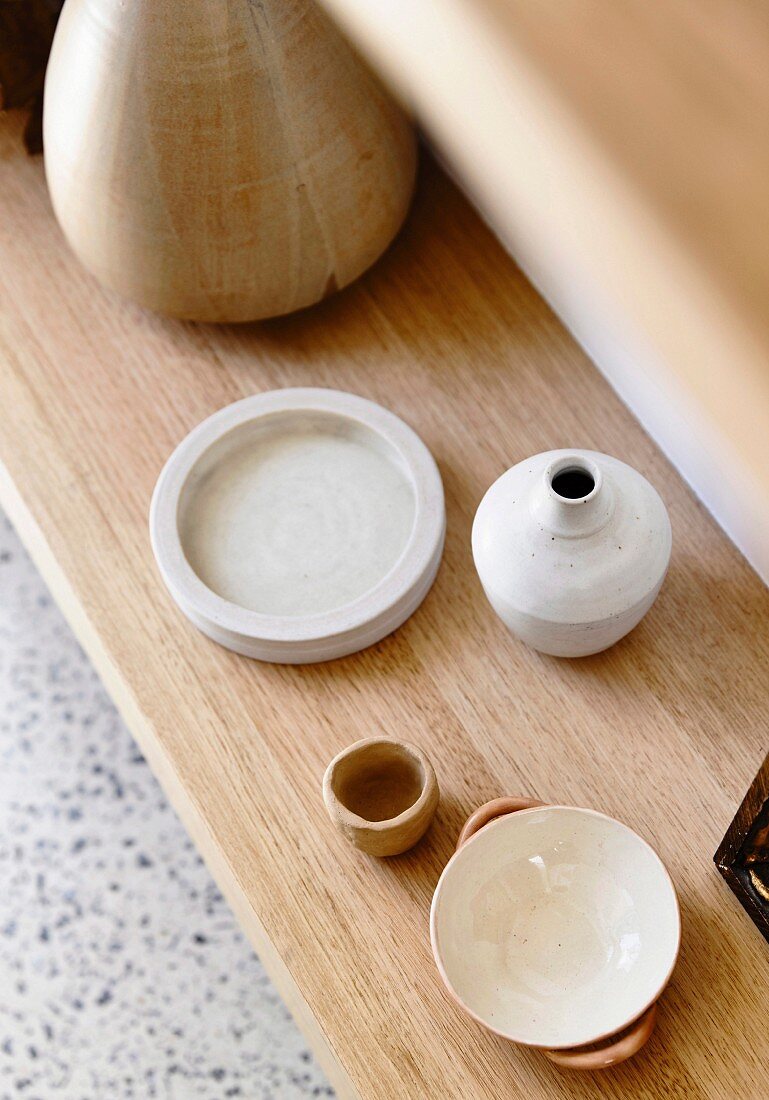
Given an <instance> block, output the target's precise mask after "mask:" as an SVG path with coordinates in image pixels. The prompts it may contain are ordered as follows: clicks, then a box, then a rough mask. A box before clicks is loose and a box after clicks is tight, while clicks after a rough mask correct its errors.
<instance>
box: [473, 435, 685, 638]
mask: <svg viewBox="0 0 769 1100" xmlns="http://www.w3.org/2000/svg"><path fill="white" fill-rule="evenodd" d="M671 543H672V536H671V529H670V520H669V519H668V514H667V510H666V508H665V505H664V504H663V502H662V500H661V499H660V496H659V494H658V493H657V491H656V490H655V489H654V488H653V487H652V486H651V485H650V484H649V482H648V481H647V480H646V478H644V477H642V476H641V474H639V473H638V472H637V471H636V470H633V469H632V467H630V466H628V465H626V464H625V463H624V462H620V461H619V460H618V459H616V458H611V457H610V456H609V455H604V454H599V453H598V452H596V451H571V450H569V451H567V450H563V451H547V452H545V453H544V454H539V455H534V456H533V457H532V458H529V459H526V461H525V462H520V463H518V465H517V466H513V467H512V469H510V470H508V471H507V472H506V473H505V474H503V475H502V476H501V477H500V478H499V479H498V480H497V481H495V482H494V484H493V485H492V486H491V488H490V489H489V490H488V492H487V493H486V495H485V496H484V498H483V500H482V501H481V504H480V506H479V508H478V511H477V513H476V516H475V522H474V523H473V534H472V545H473V557H474V560H475V565H476V568H477V570H478V575H479V577H480V579H481V583H482V584H483V588H484V591H485V592H486V595H487V597H488V599H489V601H490V603H491V605H492V606H493V608H494V610H495V611H496V612H497V614H498V615H499V616H500V618H501V619H502V620H503V621H504V622H505V623H506V624H507V626H508V627H509V628H510V630H512V631H513V633H515V634H517V635H518V636H519V637H520V638H521V639H522V640H523V641H525V642H526V643H527V644H528V645H530V646H532V647H533V648H534V649H537V650H540V651H541V652H543V653H550V654H552V655H554V656H557V657H580V656H586V655H588V654H590V653H598V652H600V651H601V650H603V649H606V648H607V647H608V646H610V645H613V644H614V643H615V642H617V641H619V639H620V638H622V637H624V635H625V634H627V633H628V632H629V631H630V630H632V629H633V627H634V626H636V625H637V624H638V622H640V620H641V619H642V618H643V616H644V615H645V614H646V612H647V611H648V610H649V608H650V607H651V605H652V603H653V602H654V600H655V599H656V597H657V594H658V592H659V590H660V587H661V585H662V582H663V580H664V578H665V573H666V572H667V568H668V564H669V561H670V551H671Z"/></svg>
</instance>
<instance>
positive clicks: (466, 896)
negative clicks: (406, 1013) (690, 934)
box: [431, 799, 681, 1069]
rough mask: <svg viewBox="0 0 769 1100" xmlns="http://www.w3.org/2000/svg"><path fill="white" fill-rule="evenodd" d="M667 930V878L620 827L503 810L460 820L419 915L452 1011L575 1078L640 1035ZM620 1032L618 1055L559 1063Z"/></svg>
mask: <svg viewBox="0 0 769 1100" xmlns="http://www.w3.org/2000/svg"><path fill="white" fill-rule="evenodd" d="M522 806H524V807H525V806H528V807H529V808H520V807H522ZM511 809H513V810H517V812H510V810H511ZM500 813H503V814H505V815H506V816H502V817H498V816H496V815H498V814H500ZM495 818H496V819H495ZM476 830H479V831H476ZM680 930H681V925H680V915H679V909H678V901H677V899H676V893H675V889H674V887H673V884H672V882H671V879H670V876H669V875H668V873H667V871H666V869H665V867H664V865H663V864H662V862H661V860H660V859H659V856H657V854H656V853H655V852H654V851H653V849H652V848H651V847H650V846H649V845H648V844H647V843H646V841H644V840H642V839H641V837H639V836H638V835H637V834H636V833H634V832H633V831H632V830H631V829H629V828H628V827H627V826H626V825H623V824H621V823H620V822H619V821H615V820H614V819H613V818H610V817H606V816H605V815H604V814H601V813H597V812H596V811H594V810H586V809H578V808H576V807H574V806H541V805H538V804H533V805H532V804H531V803H529V802H525V801H521V800H511V799H498V800H496V802H494V803H489V804H488V805H487V806H486V807H482V808H481V810H480V811H478V812H477V813H476V814H475V815H473V818H471V819H470V821H469V822H468V825H467V826H466V827H465V830H464V831H463V833H462V836H461V837H460V843H459V847H458V849H457V851H456V853H455V854H454V856H453V857H452V858H451V860H449V863H448V864H447V865H446V867H445V869H444V871H443V874H442V875H441V878H440V881H439V883H438V886H437V889H436V891H435V896H434V898H433V904H432V913H431V937H432V944H433V952H434V954H435V959H436V962H437V964H438V968H439V970H440V973H441V976H442V978H443V980H444V982H445V983H446V985H447V987H448V989H449V991H450V992H451V994H452V995H453V996H454V998H455V999H456V1000H457V1001H458V1002H459V1004H460V1005H461V1006H462V1007H463V1008H464V1009H465V1010H466V1011H467V1012H469V1013H470V1015H471V1016H473V1017H474V1018H475V1019H476V1020H478V1021H479V1022H480V1023H481V1024H483V1025H484V1026H485V1027H487V1028H489V1029H490V1030H491V1031H494V1032H496V1033H497V1034H498V1035H501V1036H503V1037H504V1038H507V1039H512V1040H513V1041H515V1042H517V1043H523V1044H526V1045H528V1046H536V1047H543V1048H546V1049H548V1050H549V1051H551V1052H558V1051H564V1052H567V1051H568V1052H569V1053H566V1054H564V1055H560V1056H559V1055H556V1056H555V1057H554V1060H556V1061H559V1062H561V1063H562V1064H564V1065H569V1064H575V1066H576V1068H591V1069H592V1068H602V1067H603V1066H604V1065H609V1064H614V1063H615V1062H617V1061H621V1060H623V1058H624V1057H628V1056H629V1054H631V1053H635V1049H638V1047H639V1046H640V1045H642V1042H640V1043H639V1042H638V1039H639V1038H640V1037H641V1032H642V1031H643V1033H644V1036H645V1037H643V1040H642V1041H645V1038H648V1034H651V1030H652V1028H653V1023H654V1021H653V1009H652V1006H654V1004H655V1002H656V1001H657V998H658V997H659V996H660V994H661V992H662V990H663V989H664V988H665V986H666V984H667V982H668V980H669V978H670V975H671V973H672V970H673V967H674V965H675V961H676V957H677V955H678V949H679V942H680ZM650 1009H651V1010H652V1011H651V1012H650V1013H649V1015H648V1017H646V1016H645V1014H647V1010H650ZM642 1017H644V1019H643V1023H642V1025H641V1023H640V1018H642ZM634 1021H639V1027H638V1028H635V1029H634V1030H633V1041H632V1042H630V1043H626V1044H625V1045H624V1046H621V1047H620V1049H619V1050H611V1048H610V1049H609V1050H608V1053H607V1052H606V1051H605V1052H603V1053H601V1052H599V1054H598V1056H595V1052H590V1053H589V1054H588V1055H587V1056H585V1055H584V1054H576V1055H572V1054H571V1048H574V1047H581V1046H583V1045H585V1044H592V1043H597V1042H599V1041H601V1040H605V1039H607V1038H610V1037H614V1036H616V1035H617V1034H618V1033H619V1032H622V1031H623V1030H624V1029H626V1028H628V1027H630V1025H632V1024H633V1023H634ZM586 1058H587V1060H586ZM575 1059H576V1061H575ZM583 1063H584V1064H583Z"/></svg>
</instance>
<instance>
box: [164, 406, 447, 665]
mask: <svg viewBox="0 0 769 1100" xmlns="http://www.w3.org/2000/svg"><path fill="white" fill-rule="evenodd" d="M292 412H293V413H297V414H301V413H321V414H329V415H331V416H334V417H338V418H339V419H340V420H347V421H350V422H351V423H353V424H354V425H356V426H357V427H362V428H364V429H367V430H368V431H370V432H373V433H374V434H376V435H378V436H379V437H380V438H381V439H383V440H384V442H385V444H387V445H389V446H390V447H391V448H393V449H394V450H395V451H396V452H397V453H398V455H399V457H400V459H401V461H402V463H403V469H404V471H406V473H407V475H408V477H409V479H410V481H411V485H412V489H413V492H414V521H413V525H412V529H411V533H410V535H409V539H408V542H407V543H406V546H405V547H404V549H403V551H402V553H401V555H400V557H399V558H398V560H397V561H396V563H395V565H394V566H393V567H392V568H391V569H390V570H389V572H388V573H387V574H385V576H384V577H382V578H381V580H380V581H378V582H377V584H375V585H374V586H373V587H372V588H370V589H369V590H368V592H365V593H363V595H361V596H359V597H357V598H356V599H355V600H353V601H351V602H350V603H347V604H345V605H343V606H340V607H338V608H333V609H332V610H330V611H325V612H321V613H317V614H313V615H307V616H280V615H269V614H264V613H262V612H258V611H252V610H250V609H248V608H245V607H241V606H239V605H238V604H236V603H232V602H231V601H229V600H226V599H224V598H223V597H221V596H219V595H218V594H217V593H216V592H214V591H213V590H212V589H210V588H209V587H208V586H207V585H206V584H205V583H204V582H203V581H202V580H201V579H200V577H199V576H198V575H197V573H195V571H194V570H193V568H192V566H191V565H190V564H189V562H188V560H187V557H186V555H185V553H184V548H183V546H182V541H181V537H180V532H179V524H178V514H179V504H180V500H181V496H182V493H183V490H184V487H185V485H186V483H187V479H188V478H189V476H190V474H191V473H192V471H193V469H194V468H195V466H196V465H197V463H198V462H199V461H200V460H201V459H202V458H203V457H204V455H205V454H206V453H207V452H208V451H209V449H210V448H211V447H213V446H214V445H215V444H216V443H217V442H218V441H219V440H221V439H222V438H223V437H224V436H226V435H228V434H229V433H230V432H232V431H233V430H234V429H236V428H239V427H241V426H242V425H244V424H247V423H249V422H251V421H256V420H259V419H262V418H267V417H270V416H273V415H274V414H276V413H292ZM149 526H150V541H151V544H152V550H153V553H154V555H155V559H156V561H157V564H158V568H159V570H160V573H161V576H162V578H163V580H164V582H165V584H166V587H167V588H168V590H169V592H170V593H171V596H172V597H173V599H174V601H175V602H176V603H177V605H178V606H179V607H180V608H181V610H182V611H183V612H184V614H185V615H186V616H187V617H188V618H189V619H190V620H191V621H192V622H193V623H194V625H195V626H197V627H198V629H200V630H202V631H203V632H204V633H206V634H208V635H209V636H210V637H213V638H214V639H215V640H216V641H218V642H219V643H220V644H222V645H225V646H227V647H228V648H231V649H235V650H236V651H238V652H241V653H246V654H247V655H249V656H256V657H259V658H261V659H263V660H276V661H281V662H292V661H293V662H303V661H305V660H308V661H315V660H327V659H330V658H331V657H332V656H341V655H342V654H343V653H349V652H353V651H354V650H356V649H359V648H362V647H363V646H364V645H372V644H373V643H374V642H376V641H378V640H379V639H380V638H382V637H384V636H385V635H386V634H389V633H390V632H391V631H392V630H395V629H396V627H397V626H399V625H400V624H401V623H402V622H403V621H404V619H405V618H407V617H408V615H410V614H411V613H412V612H413V611H414V610H415V609H416V606H418V604H419V603H421V601H422V599H423V598H424V596H425V595H426V594H427V591H428V590H429V588H430V585H431V584H432V581H433V579H434V577H435V574H436V572H437V569H438V565H439V564H440V560H441V555H442V551H443V542H444V537H445V526H446V519H445V504H444V494H443V483H442V481H441V476H440V473H439V471H438V467H437V465H436V463H435V459H434V458H433V456H432V454H431V453H430V451H429V450H428V448H427V447H426V445H425V444H424V443H423V441H422V440H421V439H420V437H419V436H418V435H417V433H416V432H415V431H414V430H413V429H412V428H410V427H409V426H408V425H407V424H406V423H405V422H404V421H403V420H401V419H400V417H398V416H397V415H396V414H395V413H392V412H390V411H389V410H388V409H385V408H383V407H382V406H381V405H378V404H376V403H375V402H373V401H369V400H368V399H367V398H364V397H360V396H358V395H357V394H351V393H346V392H342V391H339V390H332V389H323V388H318V387H287V388H285V389H279V390H269V391H266V392H262V393H257V394H253V395H251V396H249V397H244V398H242V399H241V400H239V401H235V402H233V403H232V404H231V405H226V406H225V407H224V408H221V409H219V410H218V411H217V412H214V413H213V414H212V415H211V416H209V417H207V418H206V419H205V420H203V421H202V422H201V423H200V424H198V425H197V426H196V427H195V428H193V429H192V431H191V432H189V434H188V435H187V436H185V438H184V439H183V440H182V441H181V442H180V443H179V444H178V446H177V447H176V448H175V450H174V451H173V452H172V454H171V456H170V457H169V459H168V461H167V462H166V464H165V466H164V467H163V469H162V471H161V473H160V476H159V477H158V480H157V483H156V485H155V490H154V492H153V495H152V501H151V504H150V516H149ZM378 624H379V625H381V633H378V630H377V626H378ZM359 636H360V638H361V639H364V640H363V641H362V642H361V644H356V640H357V638H358V637H359Z"/></svg>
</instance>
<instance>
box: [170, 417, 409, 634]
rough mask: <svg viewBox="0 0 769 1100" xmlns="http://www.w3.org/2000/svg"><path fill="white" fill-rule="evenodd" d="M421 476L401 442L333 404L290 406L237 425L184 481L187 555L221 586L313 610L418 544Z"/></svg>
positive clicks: (234, 594) (244, 597) (260, 602)
mask: <svg viewBox="0 0 769 1100" xmlns="http://www.w3.org/2000/svg"><path fill="white" fill-rule="evenodd" d="M415 516H416V496H415V491H414V486H413V482H412V479H411V476H410V474H409V471H408V469H407V467H406V464H405V462H404V460H403V459H402V457H401V455H400V453H399V452H398V450H397V449H396V448H395V447H394V446H393V445H392V444H391V443H390V442H389V441H388V440H386V439H385V438H384V437H383V436H381V435H380V434H379V433H378V432H376V431H374V430H373V429H371V428H369V427H368V426H367V425H365V424H361V423H358V422H357V421H355V420H353V419H350V418H348V417H346V416H343V415H340V414H336V413H333V412H323V411H308V410H304V409H299V410H285V411H281V412H274V413H272V414H270V415H267V416H259V417H257V418H256V419H254V420H251V421H247V422H246V423H244V424H241V425H239V426H238V427H236V428H233V429H232V430H231V431H229V432H228V433H227V434H225V435H224V436H223V437H222V438H221V439H219V440H217V442H216V443H214V444H213V445H212V446H211V447H209V448H208V450H207V451H206V452H205V453H204V454H203V455H202V456H201V458H200V459H199V460H198V461H197V462H196V464H195V466H194V467H193V469H192V470H191V472H190V474H189V476H188V478H187V481H186V483H185V485H184V488H183V490H182V493H181V496H180V501H179V511H178V529H179V537H180V541H181V545H182V548H183V551H184V555H185V557H186V559H187V561H188V563H189V565H190V566H191V568H192V570H193V571H194V572H195V573H196V574H197V576H198V578H199V579H200V580H201V581H202V582H203V583H204V584H205V585H206V587H207V588H209V589H210V590H211V591H213V592H215V593H216V594H217V595H218V596H220V597H222V598H223V599H225V600H228V601H229V602H231V603H233V604H236V605H237V606H239V607H242V608H246V609H248V610H249V611H255V612H259V613H261V614H264V615H275V616H286V617H304V616H308V615H316V614H322V613H325V612H330V611H333V610H335V609H338V608H341V607H344V606H346V605H347V604H349V603H351V602H353V601H354V600H356V599H358V598H359V597H360V596H363V595H364V594H365V593H367V592H369V591H370V590H372V589H373V588H375V587H376V586H377V585H378V584H379V583H380V582H381V581H382V580H383V579H384V578H385V577H386V576H387V575H388V574H389V573H390V571H391V570H392V569H393V567H394V566H395V565H396V563H397V562H398V561H399V559H400V558H401V556H402V555H403V552H404V551H405V549H406V546H407V545H408V542H409V539H410V537H411V534H412V530H413V527H414V523H415Z"/></svg>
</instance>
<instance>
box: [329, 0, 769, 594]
mask: <svg viewBox="0 0 769 1100" xmlns="http://www.w3.org/2000/svg"><path fill="white" fill-rule="evenodd" d="M321 2H322V3H323V4H324V6H325V7H326V8H327V9H328V10H329V12H330V13H331V14H332V15H333V16H334V17H335V18H336V19H337V20H338V21H339V22H340V23H341V24H342V25H343V26H344V27H345V28H346V29H347V31H348V32H349V33H350V35H351V37H352V38H353V39H354V40H355V41H356V42H357V43H358V44H359V45H360V46H361V47H362V48H363V49H364V51H365V52H366V53H367V54H368V55H369V57H370V58H371V59H372V60H373V61H374V62H375V63H376V65H377V67H379V68H380V69H381V70H383V71H384V72H385V73H386V74H387V75H388V76H389V77H390V79H391V80H392V82H393V83H394V85H395V86H396V87H397V88H399V89H400V91H401V92H402V94H403V95H404V97H405V98H406V100H407V101H408V102H409V103H411V104H412V106H413V107H414V109H415V110H416V113H417V115H418V117H419V119H420V120H421V121H422V122H423V124H424V125H425V127H426V128H427V130H428V131H429V133H430V134H431V135H432V137H433V139H434V140H435V142H436V144H437V145H438V146H439V147H440V149H441V150H442V152H443V153H444V155H445V157H446V159H447V160H448V162H449V163H450V164H451V166H452V168H453V169H454V170H455V171H456V173H457V175H458V176H459V178H460V179H461V180H462V182H463V184H464V185H465V186H466V187H467V189H468V191H469V192H470V194H471V195H472V196H473V198H474V199H475V200H476V201H477V202H478V203H479V205H480V206H481V208H482V209H483V210H484V212H485V214H486V215H487V217H488V218H489V220H490V221H491V223H492V224H493V225H494V226H495V227H496V229H497V230H498V231H499V233H500V234H501V236H502V237H503V239H505V240H506V241H507V243H508V244H509V245H510V247H511V249H512V251H513V253H514V255H515V256H516V257H518V259H519V260H520V262H521V263H522V265H523V266H524V268H525V270H526V271H528V272H529V273H530V275H531V276H532V278H533V279H534V281H535V283H536V284H537V285H538V286H540V287H541V288H542V290H543V291H544V293H545V294H546V296H547V298H548V300H549V301H551V302H552V303H553V304H554V306H555V308H556V309H557V311H558V312H559V314H560V315H561V316H562V317H564V318H566V319H567V321H568V323H569V325H570V326H571V328H572V330H573V331H575V332H577V333H579V335H580V339H582V340H583V341H584V342H586V344H587V346H588V347H591V348H594V349H597V350H598V351H599V353H600V357H601V365H602V366H603V367H605V369H606V371H607V374H608V376H609V377H610V378H611V379H612V381H613V382H615V384H617V385H618V386H619V387H620V390H621V392H624V393H626V394H627V395H629V396H630V397H631V400H632V401H634V402H635V403H636V404H637V407H639V408H641V409H642V410H643V415H644V416H645V417H648V421H647V422H648V423H650V424H654V425H655V430H657V431H659V433H660V438H663V439H664V445H665V446H666V448H667V449H668V453H672V454H675V455H676V456H677V460H678V462H679V464H681V465H682V466H683V467H684V468H687V467H688V469H689V474H690V476H693V477H695V479H696V480H697V481H698V482H699V484H698V488H699V490H700V492H701V494H702V495H704V496H705V497H706V498H707V499H709V500H710V501H711V502H712V503H713V505H714V507H715V508H716V509H717V513H718V514H719V515H720V516H721V517H722V518H723V519H724V520H725V521H726V522H727V523H728V525H729V526H730V529H731V530H733V531H734V532H735V533H736V534H737V537H738V539H739V540H740V541H741V543H742V545H743V546H744V547H745V548H746V549H747V550H748V552H749V554H750V555H751V557H752V559H753V560H754V561H755V562H756V563H757V564H758V566H759V568H760V569H761V570H762V571H763V573H764V576H765V577H769V552H767V549H766V546H767V530H768V529H769V527H768V526H767V525H768V524H769V365H768V364H769V186H767V180H769V126H767V125H766V118H767V115H768V114H769V68H768V67H767V65H766V57H767V55H768V54H769V21H768V20H767V17H766V11H765V10H764V9H763V8H762V6H761V5H758V4H755V3H751V2H750V0H739V2H738V3H736V4H735V3H729V2H727V0H716V2H715V3H713V4H709V5H708V6H707V10H703V7H702V5H701V4H698V3H696V2H695V0H682V2H680V3H677V4H674V5H672V6H671V5H661V4H649V3H648V2H646V0H626V2H624V3H620V4H618V3H615V2H614V0H598V2H597V3H596V2H595V0H559V2H558V3H550V4H542V3H539V2H536V0H390V2H388V3H386V4H382V3H381V2H379V0H321ZM640 375H643V376H644V377H643V378H639V376H640ZM666 406H667V407H666ZM671 409H674V410H675V415H676V417H677V418H678V423H677V424H676V423H675V422H671V419H670V418H671V412H670V410H671ZM682 436H683V437H684V438H682ZM716 475H717V476H716Z"/></svg>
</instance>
